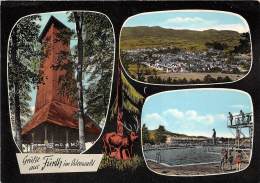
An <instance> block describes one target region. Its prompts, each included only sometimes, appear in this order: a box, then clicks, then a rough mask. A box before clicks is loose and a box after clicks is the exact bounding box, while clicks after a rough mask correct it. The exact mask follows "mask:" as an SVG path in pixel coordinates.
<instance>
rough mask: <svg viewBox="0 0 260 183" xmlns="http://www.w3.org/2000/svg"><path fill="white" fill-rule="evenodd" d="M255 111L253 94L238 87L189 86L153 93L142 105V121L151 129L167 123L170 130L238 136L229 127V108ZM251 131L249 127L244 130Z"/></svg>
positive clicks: (237, 111) (234, 110)
mask: <svg viewBox="0 0 260 183" xmlns="http://www.w3.org/2000/svg"><path fill="white" fill-rule="evenodd" d="M241 109H242V110H243V111H244V112H245V113H247V112H252V111H253V109H252V104H251V98H250V97H249V95H247V94H245V93H243V92H239V91H237V90H224V89H191V90H189V89H187V90H177V91H170V92H162V93H159V94H155V95H153V96H150V97H149V98H148V99H147V100H146V101H145V103H144V106H143V109H142V117H141V119H142V124H144V123H145V125H146V126H147V127H148V129H149V130H153V129H157V128H158V126H159V125H164V126H165V128H166V130H168V131H171V132H174V133H182V134H187V135H196V136H200V135H203V136H207V137H211V136H212V129H213V128H215V130H216V133H217V136H218V137H234V135H233V134H232V132H231V131H230V129H228V128H227V115H228V112H231V113H232V114H238V113H239V111H240V110H241ZM243 132H244V133H247V132H246V131H243Z"/></svg>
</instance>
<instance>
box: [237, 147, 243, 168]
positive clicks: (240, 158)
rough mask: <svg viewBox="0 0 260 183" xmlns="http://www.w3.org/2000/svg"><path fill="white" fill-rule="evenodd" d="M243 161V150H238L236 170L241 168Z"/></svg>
mask: <svg viewBox="0 0 260 183" xmlns="http://www.w3.org/2000/svg"><path fill="white" fill-rule="evenodd" d="M241 161H242V154H241V150H238V152H237V155H236V166H237V167H236V170H240V169H241Z"/></svg>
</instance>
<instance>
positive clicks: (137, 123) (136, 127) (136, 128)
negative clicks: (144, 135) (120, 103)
mask: <svg viewBox="0 0 260 183" xmlns="http://www.w3.org/2000/svg"><path fill="white" fill-rule="evenodd" d="M134 119H135V122H136V125H135V124H134V126H135V131H136V132H138V130H139V122H138V119H137V116H134Z"/></svg>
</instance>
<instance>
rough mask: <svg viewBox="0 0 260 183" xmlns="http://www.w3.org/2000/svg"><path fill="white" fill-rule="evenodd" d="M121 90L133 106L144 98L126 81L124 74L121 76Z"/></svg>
mask: <svg viewBox="0 0 260 183" xmlns="http://www.w3.org/2000/svg"><path fill="white" fill-rule="evenodd" d="M121 79H122V85H123V86H122V88H123V91H124V93H125V94H126V95H127V96H128V97H129V98H130V99H131V101H133V102H134V103H135V104H138V103H139V102H143V101H144V97H143V96H142V95H141V94H140V93H139V92H137V91H136V89H135V88H134V87H133V86H132V85H131V84H130V83H129V82H128V81H127V79H126V78H125V76H124V74H121Z"/></svg>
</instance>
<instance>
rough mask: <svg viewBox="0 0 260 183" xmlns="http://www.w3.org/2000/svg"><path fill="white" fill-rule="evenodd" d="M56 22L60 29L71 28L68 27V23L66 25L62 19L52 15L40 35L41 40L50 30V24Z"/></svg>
mask: <svg viewBox="0 0 260 183" xmlns="http://www.w3.org/2000/svg"><path fill="white" fill-rule="evenodd" d="M52 24H54V25H55V26H56V27H58V28H59V29H68V30H70V28H68V27H67V26H66V25H64V24H63V23H62V22H61V21H59V20H58V19H57V18H55V17H54V16H51V17H50V19H49V20H48V22H47V24H46V25H45V27H44V28H43V30H42V32H41V34H40V36H39V41H40V42H42V39H43V38H44V36H45V34H46V33H47V32H48V30H49V28H50V26H51V25H52Z"/></svg>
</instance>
